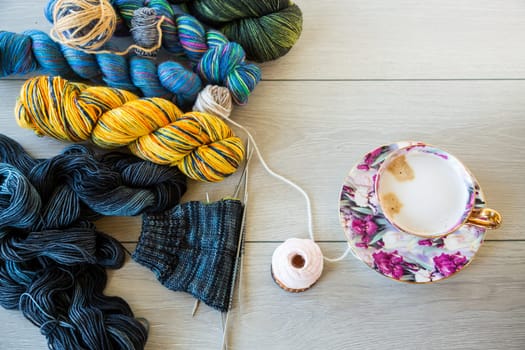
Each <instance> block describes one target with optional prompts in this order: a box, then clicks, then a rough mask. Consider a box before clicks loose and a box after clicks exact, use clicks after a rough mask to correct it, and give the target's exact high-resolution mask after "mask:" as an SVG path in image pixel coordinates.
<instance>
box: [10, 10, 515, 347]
mask: <svg viewBox="0 0 525 350" xmlns="http://www.w3.org/2000/svg"><path fill="white" fill-rule="evenodd" d="M46 3H47V0H26V1H15V0H2V1H0V30H9V31H15V32H22V31H23V30H26V29H30V28H37V29H42V30H45V31H48V30H49V28H50V26H49V24H48V23H47V21H46V20H45V18H44V17H43V7H44V6H45V4H46ZM297 3H298V5H299V6H300V7H301V9H302V10H303V13H304V30H303V34H302V36H301V38H300V40H299V42H298V43H297V45H296V46H295V47H294V48H293V49H292V50H291V52H290V53H289V54H288V55H286V56H285V57H283V58H281V59H279V60H277V61H274V62H269V63H265V64H263V65H262V69H263V79H264V81H263V82H261V83H260V84H259V85H258V87H257V88H256V90H255V91H254V93H253V95H252V96H251V97H250V101H249V104H248V105H247V106H245V107H237V108H236V109H235V111H234V114H233V118H234V119H235V120H236V121H237V122H239V123H241V124H243V125H245V126H246V127H247V128H248V129H249V130H250V132H252V133H253V134H254V136H255V138H256V140H257V142H258V145H259V147H260V148H261V151H262V153H263V155H264V157H265V159H266V160H267V162H268V164H269V165H270V167H271V168H272V169H273V170H275V171H277V172H278V173H280V174H282V175H284V176H287V177H289V178H291V179H292V180H294V181H295V182H296V183H297V184H299V185H300V186H302V187H303V188H304V189H305V191H306V192H307V193H308V194H309V196H310V198H311V199H312V206H313V221H314V231H315V235H316V238H317V239H318V240H320V241H322V242H323V243H321V247H322V249H323V252H324V254H325V255H328V256H337V255H339V254H340V253H341V252H342V251H343V250H344V249H345V244H344V241H345V238H344V234H343V231H342V229H341V227H340V224H339V219H338V196H339V191H340V187H341V184H342V181H343V179H344V177H345V176H346V174H347V173H348V171H349V170H350V168H351V167H352V166H353V165H354V164H355V163H356V162H357V161H358V160H359V159H360V158H361V157H362V156H363V155H364V154H365V153H366V152H368V151H369V150H371V149H372V148H374V147H376V146H378V145H381V144H386V143H392V142H396V141H399V140H422V141H426V142H428V143H431V144H434V145H436V146H439V147H442V148H444V149H446V150H448V151H450V152H451V153H453V154H455V155H456V156H457V157H458V158H460V159H461V160H462V161H463V162H464V163H465V164H466V165H467V166H468V167H469V168H470V170H471V171H472V172H473V173H474V174H475V176H476V177H477V179H478V181H479V182H480V184H481V185H482V187H483V189H484V192H485V195H486V198H487V201H488V204H489V206H491V207H493V208H495V209H497V210H499V211H500V212H501V213H502V215H503V218H504V224H503V226H502V228H501V229H499V230H497V231H494V232H490V233H489V234H488V235H487V237H486V238H487V242H485V244H484V245H483V246H482V247H481V249H480V251H479V252H478V254H477V256H476V259H475V260H474V261H473V263H472V264H471V265H470V266H469V267H468V268H466V269H465V271H462V272H461V273H459V274H458V275H456V276H454V277H452V278H449V279H447V280H445V281H442V282H439V283H435V284H430V285H408V284H402V283H399V282H396V281H392V280H389V279H387V278H384V277H382V276H380V275H379V274H377V273H376V272H374V271H371V270H370V269H369V268H368V267H367V266H366V265H365V264H363V263H361V262H359V261H357V260H356V259H354V258H352V257H349V258H347V259H346V260H344V261H343V262H340V263H337V264H327V266H326V268H325V272H324V274H323V276H322V278H321V280H320V281H319V283H318V284H316V285H315V286H314V287H313V288H312V289H310V290H309V291H307V292H305V293H301V294H289V293H286V292H284V291H282V290H281V289H279V288H278V287H277V286H276V285H275V284H274V283H273V281H272V280H271V277H270V274H269V270H270V260H271V254H272V252H273V250H274V249H275V248H276V246H277V244H278V242H280V241H283V240H285V239H286V238H289V237H306V236H307V227H306V222H305V217H306V208H305V203H304V199H303V198H302V196H301V195H300V194H299V193H298V192H297V191H295V190H294V189H292V188H290V187H288V186H286V185H284V184H282V183H280V182H279V181H278V180H276V179H274V178H272V177H270V176H269V175H268V174H267V173H266V172H265V171H264V169H263V168H262V166H261V164H260V162H259V161H258V160H256V159H254V160H253V161H252V165H251V167H250V189H249V194H250V199H249V205H248V221H247V240H248V243H247V246H246V256H245V265H244V269H243V274H242V283H241V287H242V288H241V291H242V295H241V303H239V302H238V299H237V298H236V299H235V300H236V302H235V304H234V309H233V311H232V312H231V314H230V323H229V326H230V328H229V331H230V336H229V338H228V340H229V341H228V345H229V346H228V349H232V350H233V349H335V350H339V349H341V350H342V349H367V350H368V349H372V350H374V349H378V350H379V349H381V350H383V349H386V348H388V349H408V350H412V349H414V350H415V349H417V350H419V349H436V348H445V349H487V350H488V349H509V350H511V349H524V344H525V333H524V332H523V329H525V297H524V295H523V290H524V289H525V275H524V274H523V271H522V270H523V266H524V263H525V258H524V256H525V254H524V253H525V236H524V233H523V230H522V225H523V224H522V220H523V218H524V217H525V210H524V209H523V206H522V205H521V201H522V198H524V197H525V181H524V180H523V179H524V178H525V168H524V166H523V164H524V160H525V158H524V157H525V156H524V155H525V144H524V143H523V142H522V138H523V135H525V115H524V111H525V99H524V98H523V96H525V49H523V37H524V36H525V21H524V18H525V4H524V3H523V1H520V0H507V1H504V2H503V1H499V2H494V1H491V0H464V1H461V2H458V1H453V0H439V1H438V0H427V1H417V0H395V1H382V0H326V1H311V0H302V1H301V0H299V1H297ZM22 83H23V77H10V78H9V79H4V80H0V132H1V133H3V134H6V135H8V136H10V137H12V138H14V139H16V140H17V141H18V142H20V143H21V144H22V145H23V146H24V147H25V148H26V149H27V150H28V151H29V152H30V153H31V154H32V155H34V156H36V157H50V156H52V155H55V154H57V153H58V152H60V150H61V149H62V148H63V147H65V146H66V144H65V143H61V142H58V141H55V140H52V139H50V138H46V137H44V138H38V137H36V136H35V135H34V134H33V133H32V132H31V131H28V130H22V129H20V128H19V127H18V126H17V125H16V123H15V122H14V119H13V111H12V109H13V106H14V103H15V99H16V96H17V95H18V91H19V89H20V86H21V85H22ZM234 129H235V128H234ZM236 131H237V132H238V134H239V135H242V137H243V138H246V137H245V136H244V135H243V134H242V132H241V131H240V130H238V129H236ZM238 180H239V173H237V174H235V175H233V176H232V177H230V178H228V179H227V180H225V181H224V182H221V183H219V184H204V183H197V182H193V181H190V183H189V190H188V193H187V194H186V195H185V196H184V199H183V200H184V201H188V200H205V198H206V195H207V194H208V196H209V197H210V199H211V200H218V199H220V198H222V197H225V196H228V195H231V194H232V193H233V190H234V188H235V187H236V186H237V183H238ZM97 226H98V228H99V229H101V230H103V231H105V232H108V233H110V234H111V235H113V236H114V237H116V238H118V239H119V240H120V241H122V242H125V246H126V247H127V249H128V250H130V251H132V250H133V249H134V244H135V243H134V242H136V240H137V238H138V236H139V234H140V218H139V217H135V218H104V219H102V220H99V221H98V222H97ZM109 281H110V282H109V286H108V288H107V293H108V294H112V295H119V296H122V297H124V298H125V299H126V300H127V301H128V302H129V303H130V305H131V306H132V308H133V310H134V312H135V313H136V315H137V316H139V317H146V318H147V319H148V320H149V322H150V324H151V330H150V334H149V340H148V344H147V350H153V349H166V350H172V349H218V348H219V345H220V341H221V336H222V326H221V315H220V314H219V313H218V312H216V311H215V310H212V309H211V308H209V307H207V306H205V305H201V306H200V308H199V311H198V313H197V315H196V316H195V317H194V318H192V317H191V311H192V308H193V303H194V299H193V298H192V297H191V296H189V295H187V294H185V293H180V292H171V291H169V290H167V289H166V288H164V287H163V286H161V285H160V284H159V283H158V282H157V281H156V279H155V277H154V275H153V274H152V273H151V272H150V271H148V270H147V269H145V268H143V267H141V266H139V265H138V264H136V263H135V262H133V261H131V259H129V258H128V261H127V263H126V264H125V266H124V267H123V268H122V269H120V270H118V271H112V272H110V278H109ZM0 324H2V327H0V350H4V349H6V350H7V349H20V350H26V349H27V350H28V349H45V348H46V347H47V346H46V342H45V339H44V337H43V336H42V335H41V334H40V333H39V330H38V328H36V327H35V326H33V325H32V324H31V323H30V322H29V321H27V320H26V319H25V318H24V317H23V316H22V315H21V313H20V312H18V311H8V310H4V309H0Z"/></svg>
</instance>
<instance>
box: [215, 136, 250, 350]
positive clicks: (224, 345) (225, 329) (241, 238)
mask: <svg viewBox="0 0 525 350" xmlns="http://www.w3.org/2000/svg"><path fill="white" fill-rule="evenodd" d="M246 149H247V153H248V158H247V159H246V163H245V165H244V171H243V173H242V174H241V180H240V181H239V186H238V187H239V188H240V184H241V182H242V179H244V198H243V203H244V210H243V212H242V219H241V232H240V235H239V242H238V245H237V256H236V259H235V266H234V270H233V271H234V272H233V280H232V287H231V290H230V301H229V304H228V310H230V309H231V306H232V303H233V295H234V293H235V282H236V281H237V276H239V293H240V286H241V275H239V274H238V273H239V270H242V262H243V259H242V257H241V256H240V254H241V251H244V247H243V243H244V237H245V234H246V225H245V224H246V212H247V205H248V168H249V163H250V160H251V158H252V155H253V150H251V148H250V143H249V142H248V143H247V146H246ZM237 195H238V189H237V190H236V194H235V197H236V196H237ZM239 265H240V266H239ZM239 298H240V294H239ZM229 316H230V312H229V311H227V312H226V316H225V318H224V313H223V322H224V323H223V333H222V345H221V349H226V348H227V347H228V341H227V335H228V321H229Z"/></svg>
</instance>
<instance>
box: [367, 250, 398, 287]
mask: <svg viewBox="0 0 525 350" xmlns="http://www.w3.org/2000/svg"><path fill="white" fill-rule="evenodd" d="M372 257H373V258H374V265H375V267H376V268H377V269H378V270H379V271H380V272H381V273H382V274H384V275H386V276H390V277H393V278H395V279H396V280H398V279H401V277H403V274H404V268H403V264H404V263H405V261H404V260H403V257H401V256H399V255H397V250H394V251H393V252H392V253H387V252H384V251H382V250H380V251H378V252H376V253H374V254H372Z"/></svg>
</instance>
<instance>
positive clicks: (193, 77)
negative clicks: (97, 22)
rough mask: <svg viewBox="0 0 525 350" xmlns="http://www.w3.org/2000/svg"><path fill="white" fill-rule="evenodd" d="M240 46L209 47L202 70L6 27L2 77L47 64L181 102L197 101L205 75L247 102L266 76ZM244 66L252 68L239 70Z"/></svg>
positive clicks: (0, 37)
mask: <svg viewBox="0 0 525 350" xmlns="http://www.w3.org/2000/svg"><path fill="white" fill-rule="evenodd" d="M235 48H238V47H236V46H234V47H233V49H232V50H230V51H229V54H231V56H230V58H231V59H230V58H225V56H223V55H222V53H218V52H216V50H209V51H208V52H207V53H206V54H205V55H204V56H203V60H202V62H201V63H200V64H198V65H197V67H196V68H197V73H198V74H196V73H193V72H192V71H190V70H188V69H186V68H185V67H184V66H182V65H181V64H180V63H178V62H174V61H166V62H163V63H160V64H159V65H158V66H157V65H156V64H155V63H154V62H153V61H151V60H149V59H147V58H144V57H131V58H129V59H126V58H124V57H122V56H118V55H114V54H99V55H94V54H88V53H84V52H82V51H79V50H75V49H72V48H69V47H67V46H64V45H60V44H58V43H56V42H54V41H53V40H52V39H51V38H50V37H49V35H47V34H46V33H44V32H42V31H39V30H28V31H25V32H23V33H22V34H17V33H12V32H2V31H0V77H6V76H9V75H12V74H26V73H31V72H34V71H37V70H41V71H43V72H45V73H46V74H49V75H52V76H62V77H79V78H82V79H86V80H90V81H92V82H94V83H96V84H107V85H108V86H110V87H114V88H118V89H125V90H129V91H132V92H135V93H141V94H142V95H143V96H146V97H163V98H168V99H171V100H173V101H174V102H176V103H177V104H178V105H180V106H181V107H188V106H191V104H192V103H193V102H194V101H195V99H196V97H197V94H198V93H199V91H200V90H201V88H202V85H203V83H202V81H201V78H200V77H203V79H204V82H205V83H209V84H215V85H220V86H225V87H227V88H228V90H229V91H230V93H231V94H232V96H233V98H234V100H235V101H236V103H239V104H244V103H246V102H247V101H248V96H249V95H250V93H251V91H252V90H253V89H254V88H255V85H256V84H257V82H258V81H259V80H260V70H259V68H258V67H257V66H255V65H253V64H250V65H248V64H247V63H246V62H244V59H243V58H242V53H241V52H239V51H235ZM246 66H247V67H246ZM239 71H241V72H242V71H246V72H248V73H250V72H251V73H250V74H248V73H246V74H239ZM199 76H200V77H199Z"/></svg>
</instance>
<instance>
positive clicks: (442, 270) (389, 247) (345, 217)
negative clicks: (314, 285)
mask: <svg viewBox="0 0 525 350" xmlns="http://www.w3.org/2000/svg"><path fill="white" fill-rule="evenodd" d="M415 144H423V143H421V142H398V143H394V144H391V145H385V146H381V147H379V148H376V149H375V150H373V151H371V152H369V153H367V154H366V155H365V156H364V157H363V159H362V160H361V162H359V163H358V164H356V165H355V166H354V167H353V168H352V170H350V173H349V174H348V176H347V177H346V178H345V181H344V183H343V187H342V189H341V195H340V202H339V218H340V221H341V225H342V226H343V229H344V231H345V234H346V237H347V240H348V244H349V245H350V248H351V249H352V252H353V253H354V255H355V256H356V257H357V258H358V259H360V260H361V261H363V262H364V263H365V264H367V265H368V266H369V267H370V268H372V269H374V270H375V271H377V272H379V273H380V274H382V275H383V276H386V277H389V278H393V279H395V280H398V281H403V282H414V283H428V282H435V281H439V280H441V279H444V278H446V277H449V276H452V275H453V274H455V273H457V272H458V271H460V270H461V269H463V268H464V267H465V266H467V265H468V264H469V263H470V262H471V261H472V259H473V258H474V255H475V254H476V252H477V251H478V249H479V247H480V246H481V244H482V243H483V238H484V236H485V232H486V229H485V228H481V227H477V226H473V225H469V224H465V225H463V226H461V227H460V228H459V229H458V230H456V231H454V232H452V233H449V234H448V235H446V236H444V237H439V238H433V239H424V238H421V237H418V236H415V235H412V234H409V233H406V232H403V231H400V230H399V229H397V228H395V227H394V226H392V225H391V224H390V222H388V220H387V219H386V218H385V216H384V215H383V213H382V211H381V208H380V207H379V204H378V200H377V196H376V193H375V191H374V188H375V180H376V175H377V171H378V169H379V167H380V166H381V164H382V163H383V161H384V160H385V158H386V157H387V156H388V155H389V154H390V153H391V152H392V151H394V150H397V149H399V148H403V147H407V146H410V145H415ZM474 184H475V191H476V201H475V205H474V207H475V208H483V207H485V199H484V196H483V192H482V191H481V189H480V186H479V184H478V182H477V180H476V179H474Z"/></svg>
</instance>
